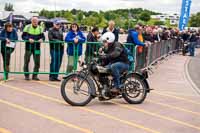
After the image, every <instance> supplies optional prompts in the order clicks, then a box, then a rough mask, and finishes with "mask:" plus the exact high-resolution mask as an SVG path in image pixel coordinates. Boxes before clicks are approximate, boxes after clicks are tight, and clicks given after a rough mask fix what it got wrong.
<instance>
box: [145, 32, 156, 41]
mask: <svg viewBox="0 0 200 133" xmlns="http://www.w3.org/2000/svg"><path fill="white" fill-rule="evenodd" d="M143 36H144V40H145V41H149V42H154V37H153V35H151V34H149V33H144V35H143Z"/></svg>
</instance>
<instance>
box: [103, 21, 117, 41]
mask: <svg viewBox="0 0 200 133" xmlns="http://www.w3.org/2000/svg"><path fill="white" fill-rule="evenodd" d="M106 32H112V33H113V34H114V35H115V42H118V40H119V30H118V29H116V28H115V22H114V21H113V20H111V21H109V23H108V27H107V28H104V29H103V32H102V35H103V34H104V33H106Z"/></svg>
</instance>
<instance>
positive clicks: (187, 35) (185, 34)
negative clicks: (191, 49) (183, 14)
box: [181, 33, 190, 42]
mask: <svg viewBox="0 0 200 133" xmlns="http://www.w3.org/2000/svg"><path fill="white" fill-rule="evenodd" d="M181 37H182V39H183V41H184V42H185V41H188V39H189V37H190V35H189V34H187V33H183V34H182V35H181Z"/></svg>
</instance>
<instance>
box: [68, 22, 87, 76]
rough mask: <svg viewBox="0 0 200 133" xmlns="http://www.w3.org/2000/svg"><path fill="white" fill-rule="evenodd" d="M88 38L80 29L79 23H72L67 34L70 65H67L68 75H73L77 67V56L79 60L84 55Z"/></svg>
mask: <svg viewBox="0 0 200 133" xmlns="http://www.w3.org/2000/svg"><path fill="white" fill-rule="evenodd" d="M85 40H86V38H85V36H84V34H83V33H82V32H81V31H80V28H79V26H78V24H77V23H72V24H71V26H70V30H69V32H68V33H67V36H66V38H65V41H66V42H67V45H68V46H67V54H68V63H67V71H66V72H67V73H71V72H72V71H73V68H74V67H76V66H75V64H76V62H75V61H76V60H74V59H75V56H76V55H77V56H78V58H79V57H80V56H81V55H82V50H83V45H82V44H83V43H84V42H85ZM76 51H77V53H76Z"/></svg>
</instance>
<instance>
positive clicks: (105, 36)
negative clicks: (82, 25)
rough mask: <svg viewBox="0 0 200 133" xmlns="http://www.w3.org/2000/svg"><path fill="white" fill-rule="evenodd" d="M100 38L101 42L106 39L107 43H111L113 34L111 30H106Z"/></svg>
mask: <svg viewBox="0 0 200 133" xmlns="http://www.w3.org/2000/svg"><path fill="white" fill-rule="evenodd" d="M101 40H102V41H103V42H104V41H106V42H107V43H113V42H114V41H115V35H114V34H113V33H112V32H106V33H104V34H103V36H102V37H101Z"/></svg>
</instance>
